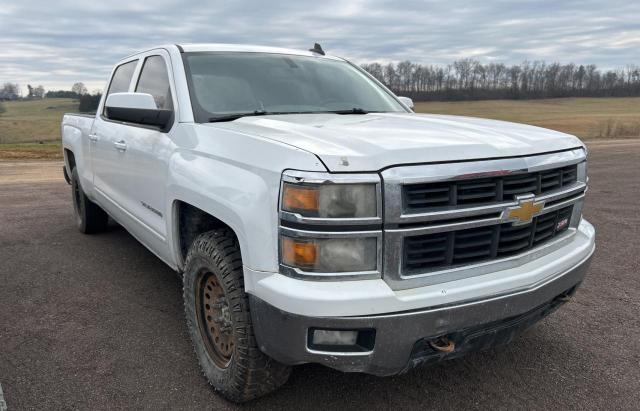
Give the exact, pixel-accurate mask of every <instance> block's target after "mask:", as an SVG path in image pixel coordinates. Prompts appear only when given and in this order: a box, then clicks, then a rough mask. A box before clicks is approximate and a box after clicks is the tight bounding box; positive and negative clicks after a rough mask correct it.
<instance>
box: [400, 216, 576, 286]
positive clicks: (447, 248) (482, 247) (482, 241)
mask: <svg viewBox="0 0 640 411" xmlns="http://www.w3.org/2000/svg"><path fill="white" fill-rule="evenodd" d="M572 211H573V206H568V207H565V208H562V209H560V210H557V211H552V212H550V213H546V214H542V215H540V216H537V217H534V219H533V220H532V222H531V223H529V224H526V225H519V226H514V225H512V224H511V223H505V224H499V225H495V226H489V227H479V228H468V229H462V230H455V231H450V232H448V233H436V234H426V235H420V236H413V237H406V238H405V239H404V245H403V247H404V258H403V271H404V273H405V275H411V274H412V273H416V274H417V273H419V272H424V271H428V270H432V269H444V268H447V267H450V266H455V265H459V264H470V263H475V262H481V261H487V260H490V259H494V258H503V257H507V256H512V255H515V254H518V253H522V252H524V251H527V250H530V249H531V248H533V247H536V246H539V245H540V244H542V243H544V242H547V241H549V240H551V239H552V238H554V237H555V236H557V235H558V234H560V233H562V232H563V231H565V230H566V229H567V228H568V227H569V225H570V221H567V223H566V224H564V225H562V227H561V228H560V229H557V227H558V223H559V222H560V221H562V220H563V219H570V218H571V213H572Z"/></svg>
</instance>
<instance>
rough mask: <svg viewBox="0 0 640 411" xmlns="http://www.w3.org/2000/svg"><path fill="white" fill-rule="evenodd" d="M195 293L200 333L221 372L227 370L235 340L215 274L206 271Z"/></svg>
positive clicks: (227, 306) (225, 300)
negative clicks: (223, 369)
mask: <svg viewBox="0 0 640 411" xmlns="http://www.w3.org/2000/svg"><path fill="white" fill-rule="evenodd" d="M195 291H196V307H195V308H196V312H197V317H198V329H199V330H200V335H201V336H202V340H203V343H204V345H205V347H206V349H207V353H208V354H209V357H211V360H212V361H213V362H214V364H215V365H216V366H217V367H218V368H227V367H228V366H229V363H230V362H231V358H232V356H233V351H234V349H235V338H234V335H233V324H232V322H231V312H230V310H229V304H228V302H227V297H226V295H225V292H224V289H223V288H222V286H221V285H220V282H219V281H218V278H217V277H216V276H215V274H213V273H212V272H209V271H206V270H205V271H203V272H202V273H201V274H200V275H199V276H198V281H197V284H196V290H195Z"/></svg>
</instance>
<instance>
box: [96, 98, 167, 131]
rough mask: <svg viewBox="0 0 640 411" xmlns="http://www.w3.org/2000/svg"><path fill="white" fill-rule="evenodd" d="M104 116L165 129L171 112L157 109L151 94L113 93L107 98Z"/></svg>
mask: <svg viewBox="0 0 640 411" xmlns="http://www.w3.org/2000/svg"><path fill="white" fill-rule="evenodd" d="M105 107H106V110H105V114H106V116H107V118H109V119H110V120H118V121H126V122H128V123H136V124H144V125H147V126H157V127H160V128H162V129H164V128H166V127H167V126H168V125H169V123H170V122H171V117H172V116H173V110H165V109H159V108H158V107H157V106H156V102H155V100H154V99H153V96H152V95H151V94H147V93H113V94H110V95H109V97H107V101H106V103H105Z"/></svg>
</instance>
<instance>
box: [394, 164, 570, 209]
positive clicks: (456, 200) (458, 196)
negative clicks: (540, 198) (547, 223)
mask: <svg viewBox="0 0 640 411" xmlns="http://www.w3.org/2000/svg"><path fill="white" fill-rule="evenodd" d="M577 176H578V173H577V165H575V164H572V165H569V166H566V167H561V168H555V169H550V170H544V171H540V172H535V173H522V174H513V175H508V176H499V177H491V178H480V179H475V178H474V179H465V180H460V181H449V182H435V183H423V184H407V185H405V186H404V188H403V204H404V209H405V210H406V211H407V212H413V211H415V212H425V211H428V210H429V209H434V208H439V207H450V206H465V205H481V204H487V203H492V202H499V201H511V200H513V199H514V198H515V196H516V195H519V194H527V193H532V194H537V195H538V194H546V193H549V192H552V191H554V190H558V189H560V188H562V187H567V186H569V185H571V184H574V183H575V182H576V180H577Z"/></svg>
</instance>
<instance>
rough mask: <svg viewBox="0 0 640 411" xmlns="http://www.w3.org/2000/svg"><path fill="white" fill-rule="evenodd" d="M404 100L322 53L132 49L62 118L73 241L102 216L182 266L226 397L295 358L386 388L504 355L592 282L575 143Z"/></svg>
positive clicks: (191, 307)
mask: <svg viewBox="0 0 640 411" xmlns="http://www.w3.org/2000/svg"><path fill="white" fill-rule="evenodd" d="M412 106H413V103H412V102H411V100H409V99H406V98H402V97H396V96H395V95H394V94H393V93H391V92H390V91H389V90H388V89H386V88H385V87H384V86H383V85H382V84H380V83H379V82H378V81H376V80H375V79H374V78H373V77H371V76H370V75H368V74H367V73H366V72H364V71H363V70H362V69H361V68H359V67H358V66H356V65H353V64H351V63H349V62H348V61H346V60H343V59H341V58H337V57H331V56H328V55H325V53H324V52H323V51H322V49H321V48H320V47H319V46H316V47H314V48H313V49H311V50H310V51H296V50H288V49H279V48H268V47H255V46H237V45H221V44H202V45H168V46H162V47H157V48H153V49H149V50H147V51H144V52H142V53H138V54H135V55H132V56H129V57H127V58H125V59H123V60H121V61H120V62H119V63H118V64H117V65H116V66H115V68H114V69H113V72H112V74H111V77H110V80H109V82H108V86H107V88H106V89H105V93H104V96H103V98H102V101H101V102H100V106H99V108H98V111H97V114H96V116H95V117H93V116H92V117H91V118H89V117H87V116H82V115H74V114H67V115H65V116H64V119H63V122H62V141H63V147H64V148H63V149H64V158H65V174H66V175H67V176H68V179H69V181H70V183H71V186H72V191H73V204H74V208H75V215H76V220H77V224H78V227H79V229H80V231H82V232H83V233H95V232H99V231H100V230H102V229H104V228H105V226H106V225H107V222H108V219H109V218H112V219H113V220H115V221H117V222H118V223H119V224H121V225H122V226H123V227H125V228H126V229H127V230H128V231H129V232H130V233H131V234H132V235H133V236H134V237H135V238H137V239H138V240H139V241H140V242H141V243H142V244H144V245H145V246H146V247H147V248H148V249H149V250H150V251H151V252H153V253H154V254H155V255H157V256H158V258H160V259H161V260H163V261H164V262H165V263H166V264H167V265H169V266H170V267H171V268H173V269H174V270H176V271H177V272H179V273H181V274H182V276H183V281H184V305H185V312H186V319H187V325H188V329H189V332H190V335H191V338H192V340H193V345H194V347H195V352H196V355H197V358H198V360H199V362H200V365H201V367H202V370H203V372H204V375H205V376H206V377H207V379H208V380H209V381H210V383H211V384H212V385H213V386H214V387H215V388H216V389H217V390H218V391H220V392H221V393H222V394H223V395H224V396H225V397H227V398H228V399H230V400H233V401H246V400H250V399H252V398H255V397H258V396H260V395H263V394H266V393H268V392H270V391H272V390H274V389H276V388H277V387H279V386H280V385H282V384H284V383H285V381H286V380H287V377H288V375H289V371H290V368H291V366H293V365H296V364H302V363H310V362H311V363H320V364H324V365H326V366H329V367H332V368H335V369H337V370H341V371H346V372H365V373H371V374H375V375H380V376H385V375H392V374H397V373H401V372H405V371H407V370H409V369H411V368H413V367H415V366H417V365H419V364H430V363H434V362H437V361H441V360H446V359H450V358H455V357H458V356H460V355H463V354H465V353H468V352H471V351H477V350H481V349H486V348H489V347H493V346H496V345H500V344H504V343H507V342H509V341H510V340H512V339H513V338H514V336H516V335H517V334H518V333H520V332H521V331H523V330H524V329H526V328H527V327H529V326H531V325H532V324H534V323H535V322H536V321H538V320H540V319H541V318H543V317H544V316H546V315H547V314H549V313H550V312H552V311H553V310H554V309H556V308H557V307H558V306H560V305H561V304H562V303H564V302H566V301H567V300H568V299H569V298H570V297H571V296H572V294H573V293H574V292H575V290H576V288H577V287H578V285H579V284H580V283H581V282H582V280H583V278H584V276H585V273H586V270H587V267H588V263H589V261H590V258H591V255H592V253H593V251H594V234H595V233H594V228H593V226H592V225H591V224H589V223H588V222H587V221H586V220H585V219H583V218H582V208H583V203H584V197H585V192H586V190H587V163H586V157H587V152H586V149H585V146H584V145H583V144H582V143H581V142H580V141H579V140H578V139H577V138H576V137H574V136H571V135H567V134H563V133H559V132H555V131H550V130H545V129H542V128H537V127H532V126H527V125H520V124H513V123H507V122H501V121H493V120H484V119H477V118H467V117H453V116H444V115H425V114H415V113H413V112H412V110H411V109H412ZM115 264H119V262H118V261H114V265H115Z"/></svg>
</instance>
